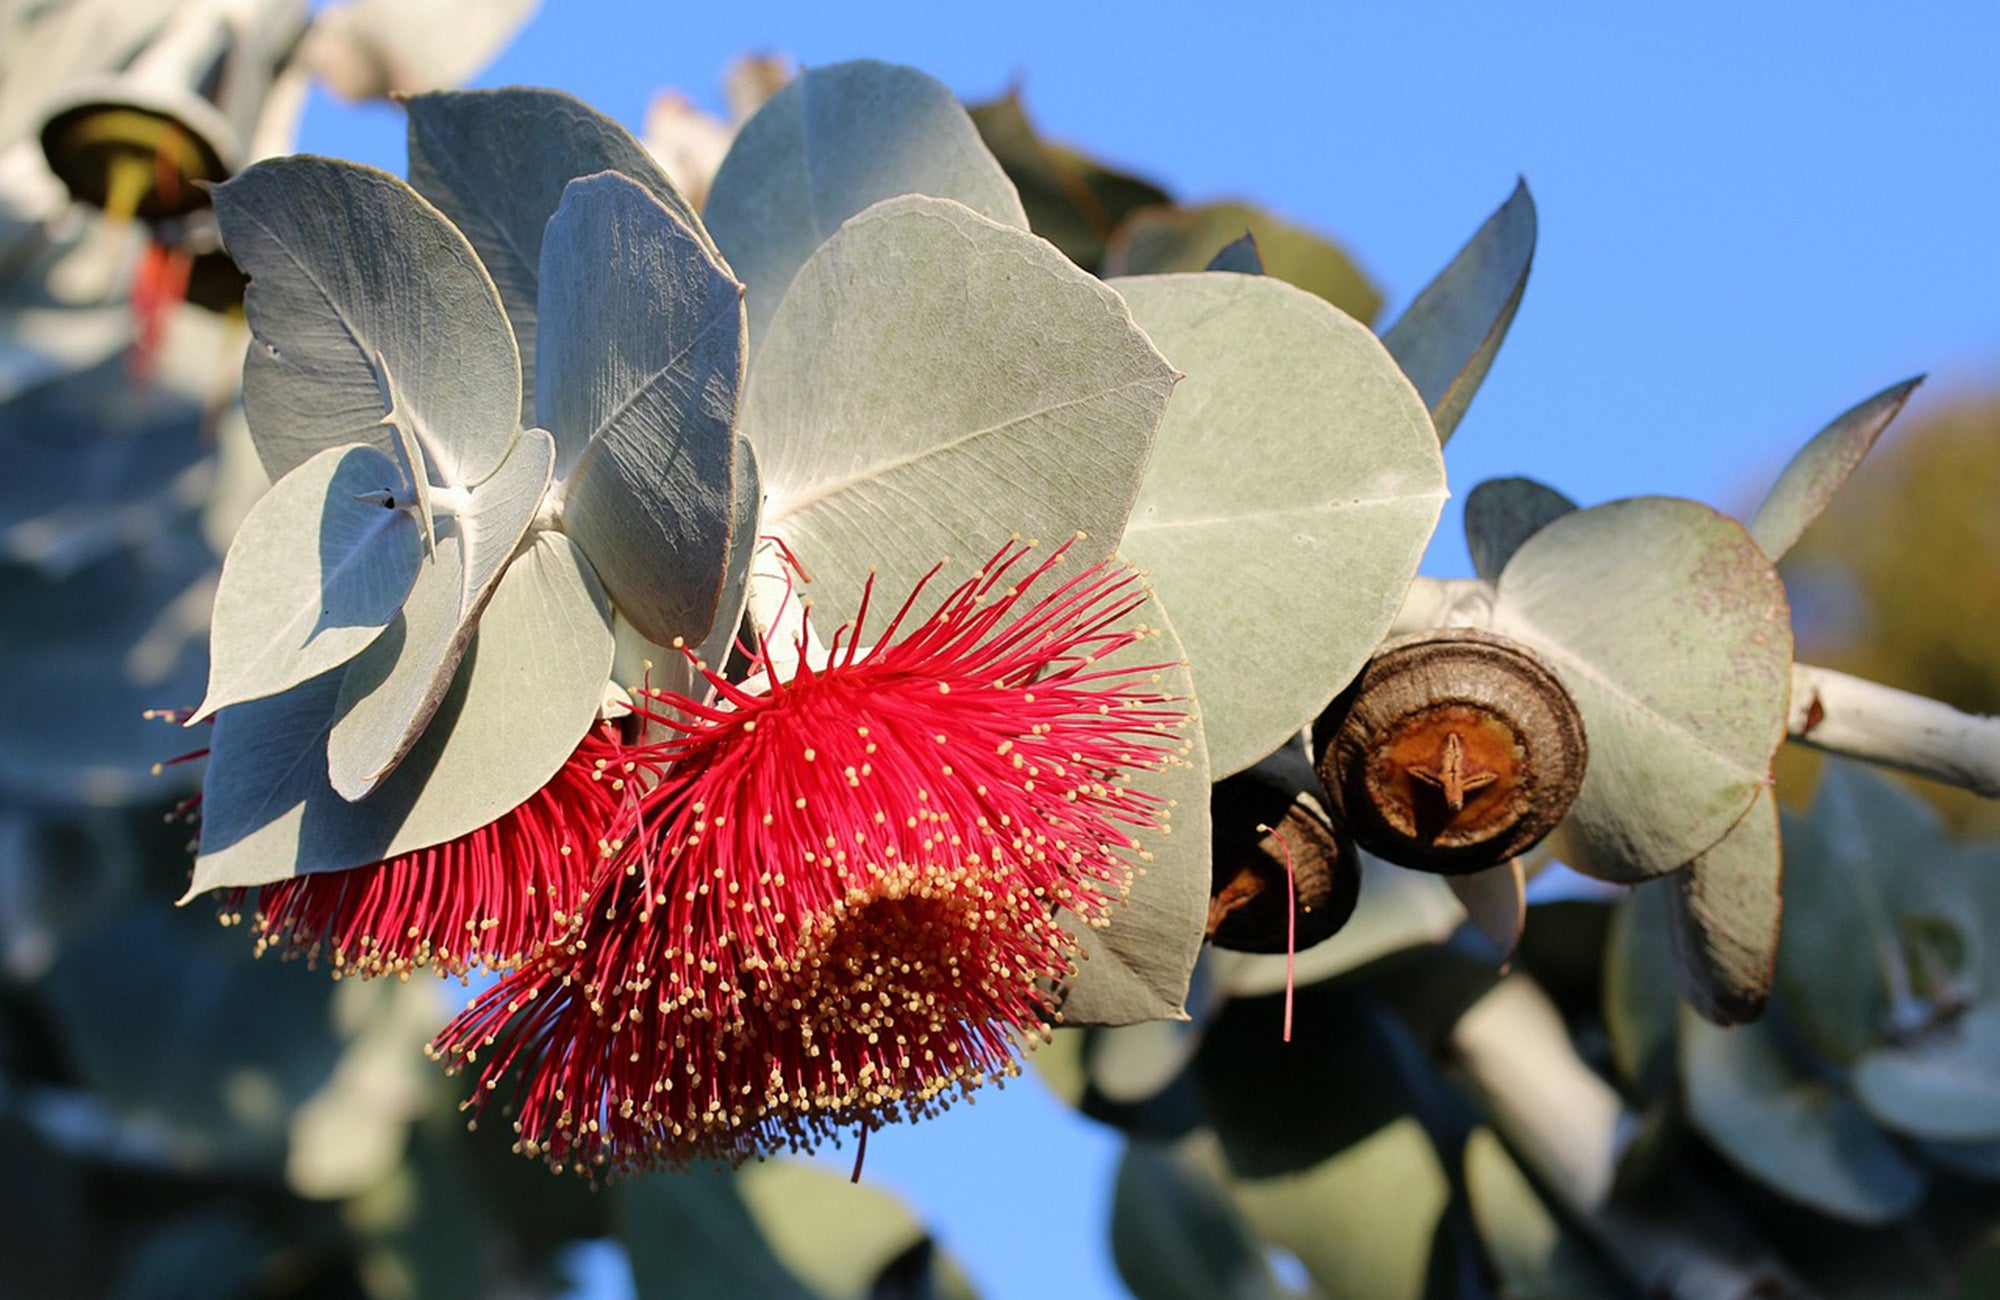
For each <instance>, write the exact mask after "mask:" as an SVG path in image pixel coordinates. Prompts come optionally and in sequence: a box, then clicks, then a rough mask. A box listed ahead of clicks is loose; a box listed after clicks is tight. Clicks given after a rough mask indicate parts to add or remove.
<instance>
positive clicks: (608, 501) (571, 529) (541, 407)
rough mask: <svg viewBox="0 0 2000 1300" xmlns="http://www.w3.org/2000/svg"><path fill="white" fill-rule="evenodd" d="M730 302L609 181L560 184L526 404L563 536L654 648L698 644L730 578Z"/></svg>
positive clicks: (737, 373)
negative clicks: (550, 468)
mask: <svg viewBox="0 0 2000 1300" xmlns="http://www.w3.org/2000/svg"><path fill="white" fill-rule="evenodd" d="M742 294H743V290H742V286H741V285H739V284H737V283H736V281H735V280H734V279H733V278H732V277H731V276H730V274H729V271H728V268H727V267H724V266H723V265H722V264H721V263H720V262H719V261H718V260H717V259H716V257H715V256H714V255H713V254H711V253H710V252H709V251H708V250H707V249H705V248H704V247H703V246H702V243H701V241H700V240H698V239H697V238H696V237H695V235H694V232H693V230H692V229H691V228H690V227H689V226H688V225H687V223H685V222H684V221H682V220H680V219H679V218H678V217H676V216H675V215H674V213H673V212H672V211H670V210H669V209H668V208H666V207H665V206H663V205H662V204H661V203H660V202H659V201H658V200H657V199H655V198H654V197H653V196H652V195H650V194H648V193H647V192H646V190H645V189H643V188H642V187H641V186H640V185H639V184H638V183H637V182H635V181H632V180H630V179H628V178H627V177H624V176H621V175H619V174H618V173H616V172H602V173H600V174H598V175H596V176H590V177H586V178H584V179H581V180H575V181H571V182H570V184H569V188H568V189H567V190H565V191H564V193H563V201H562V205H561V206H560V207H558V208H557V209H556V213H555V216H553V217H551V218H550V219H549V226H548V231H547V233H546V234H545V235H544V236H543V239H542V273H541V297H540V300H539V314H540V319H541V323H542V326H543V328H542V330H541V332H540V334H539V335H538V340H539V341H538V343H537V345H536V350H537V357H536V374H537V375H538V376H539V377H540V379H539V383H538V386H537V388H536V390H535V405H536V416H537V419H538V421H539V422H540V423H541V425H542V426H543V427H545V428H547V429H548V430H550V432H552V433H553V434H554V435H555V440H556V462H555V474H556V477H557V478H558V479H560V480H562V482H563V486H562V514H563V529H564V531H565V532H567V533H568V534H569V535H570V536H571V537H573V538H575V539H576V543H577V545H579V546H581V547H582V548H583V553H584V554H585V555H587V556H589V557H590V562H591V564H592V566H593V567H595V568H596V570H597V574H598V577H599V578H601V579H602V580H603V582H604V589H605V591H607V592H608V593H610V596H611V600H612V603H613V604H615V605H617V606H618V609H619V611H620V612H621V613H622V614H624V615H625V617H626V618H628V619H630V620H631V622H632V626H633V627H635V628H636V629H638V631H639V632H640V634H641V635H643V636H645V637H646V638H647V639H648V640H651V641H656V642H659V643H661V644H666V643H669V642H671V641H673V639H674V638H675V637H684V638H686V639H687V640H689V641H698V640H700V639H701V638H702V637H703V636H704V635H706V634H707V632H708V630H709V627H710V626H711V625H712V624H713V623H714V621H715V612H716V601H717V597H718V595H719V593H720V591H721V587H722V583H723V579H724V577H725V576H726V571H727V566H728V561H729V547H730V514H731V502H732V498H731V492H732V489H731V477H732V459H733V448H732V446H731V444H732V441H733V434H732V430H733V428H734V426H735V423H736V399H737V394H738V393H739V391H740V390H741V388H742V382H743V341H744V340H743V302H742Z"/></svg>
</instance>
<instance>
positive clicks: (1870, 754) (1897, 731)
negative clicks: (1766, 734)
mask: <svg viewBox="0 0 2000 1300" xmlns="http://www.w3.org/2000/svg"><path fill="white" fill-rule="evenodd" d="M1785 727H1786V730H1787V731H1789V732H1790V733H1791V737H1792V739H1793V740H1796V741H1798V742H1799V743H1801V744H1804V745H1810V746H1812V747H1813V748H1814V749H1823V750H1825V751H1826V752H1828V753H1830V754H1844V755H1846V756H1848V757H1849V758H1860V759H1866V760H1867V761H1868V762H1870V763H1880V764H1882V765H1883V766H1885V767H1896V768H1901V769H1902V770H1904V771H1906V772H1915V773H1917V774H1918V775H1919V776H1928V777H1931V778H1933V779H1934V780H1938V781H1945V782H1949V783H1950V784H1952V785H1956V786H1962V787H1964V788H1965V789H1967V790H1971V791H1973V792H1974V793H1976V794H1980V795H1984V796H1985V797H1986V798H1988V799H1994V798H2000V717H1988V716H1985V715H1982V714H1977V713H1961V712H1959V711H1958V710H1957V709H1954V708H1952V707H1951V706H1950V705H1949V704H1943V703H1940V702H1939V701H1937V700H1932V699H1926V698H1925V697H1923V696H1921V695H1912V694H1910V693H1909V692H1908V691H1899V690H1897V689H1896V688H1895V687H1893V686H1883V685H1880V684H1879V683H1876V682H1871V681H1864V680H1863V679H1861V678H1859V677H1850V676H1848V675H1847V674H1846V673H1837V672H1835V671H1833V670H1832V669H1831V668H1815V667H1813V666H1812V665H1811V664H1793V665H1792V708H1791V713H1790V715H1789V716H1788V717H1787V718H1786V719H1785Z"/></svg>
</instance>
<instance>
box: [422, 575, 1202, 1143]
mask: <svg viewBox="0 0 2000 1300" xmlns="http://www.w3.org/2000/svg"><path fill="white" fill-rule="evenodd" d="M1026 554H1027V548H1026V547H1018V548H1014V547H1010V548H1007V549H1003V550H1002V552H1001V553H1000V554H998V555H996V556H995V557H994V559H993V561H992V562H991V564H989V566H988V567H987V568H986V569H985V570H983V571H982V572H981V573H980V574H978V575H976V576H975V577H974V578H973V579H972V580H971V581H968V582H966V583H964V584H962V585H961V586H959V587H958V588H957V589H956V590H955V591H953V592H952V593H951V594H950V595H949V596H947V597H946V598H945V600H944V601H943V602H942V604H941V605H940V606H939V607H938V609H937V610H936V612H934V613H932V614H931V615H929V616H928V617H926V618H925V619H923V620H922V621H921V622H919V623H917V624H916V625H915V626H913V627H910V628H909V630H908V631H907V633H903V634H901V635H896V634H897V633H900V632H901V629H902V628H903V627H904V624H905V623H906V622H907V620H908V619H909V617H910V616H911V611H912V610H913V609H914V607H915V602H916V601H917V600H918V598H919V594H920V593H921V591H922V590H923V587H924V585H925V583H919V584H918V588H917V590H916V591H915V592H912V594H911V596H910V599H909V600H908V601H905V602H904V603H903V606H902V608H901V609H900V610H899V611H898V612H897V614H896V615H895V617H894V618H893V619H892V620H891V621H890V624H889V627H890V629H891V634H890V635H885V636H884V637H883V638H882V639H881V640H878V641H877V642H876V643H875V645H874V646H873V647H872V648H870V649H868V650H866V651H865V652H864V651H862V650H861V649H859V646H860V644H861V643H862V641H863V639H864V636H865V633H864V623H863V619H862V617H859V616H857V618H856V619H854V620H853V621H852V623H851V624H847V625H844V626H845V627H847V628H848V629H849V630H848V631H847V633H846V635H847V636H848V641H847V645H846V647H845V650H844V651H843V653H842V654H840V655H838V656H830V657H829V658H828V659H827V661H826V662H825V663H824V664H823V665H822V666H819V667H814V666H812V665H810V664H802V665H801V666H800V668H799V671H798V672H797V674H796V675H795V676H793V677H792V678H791V679H790V680H788V681H782V682H781V681H779V680H777V674H776V673H775V672H774V671H773V670H772V665H771V663H770V658H769V655H768V652H767V651H766V650H765V649H764V648H762V647H760V651H759V657H758V659H757V660H756V661H755V662H754V663H753V664H752V666H751V668H752V675H753V676H755V675H757V674H760V673H761V674H762V675H763V677H764V679H765V680H766V681H767V682H768V683H769V689H767V690H766V691H764V692H763V693H761V694H759V693H752V692H749V691H745V690H742V689H741V688H739V687H737V686H734V685H732V684H731V683H729V682H727V681H724V680H723V679H721V678H720V677H719V676H718V675H716V674H715V673H714V672H713V671H708V670H705V671H704V676H705V677H706V679H707V682H708V684H709V685H710V686H711V687H712V688H713V689H714V691H715V694H716V703H715V704H714V705H702V704H699V703H697V702H696V701H694V700H691V699H688V698H685V697H682V696H678V695H672V694H668V693H663V692H647V693H642V697H641V698H640V699H639V700H637V701H635V708H636V709H637V710H638V711H639V713H640V714H641V716H642V717H643V718H644V719H646V720H647V721H648V722H651V723H654V724H657V725H658V726H659V727H660V728H661V729H662V734H664V735H666V736H667V737H668V739H666V740H664V741H663V742H661V744H660V747H659V757H660V759H661V760H662V762H663V763H664V764H665V767H664V770H663V771H662V772H661V774H660V776H659V779H658V782H657V784H656V785H654V786H652V787H651V788H650V789H648V790H646V791H645V792H644V793H642V794H641V795H640V796H639V797H638V798H637V799H636V800H634V801H633V802H632V803H631V804H630V805H628V806H627V807H625V808H624V809H622V810H621V814H620V818H619V820H618V822H617V824H616V825H617V829H616V831H615V832H614V833H613V834H612V835H610V836H609V837H608V838H609V839H611V840H612V841H614V842H616V843H618V844H620V845H621V846H622V848H621V849H620V851H619V852H617V853H616V854H614V855H613V857H612V858H611V859H610V860H609V861H608V864H607V865H608V870H606V871H605V872H604V873H603V874H602V875H601V876H600V878H599V881H598V884H597V886H596V888H595V889H594V890H592V892H591V893H590V896H589V898H588V900H587V902H586V903H584V904H583V906H582V907H581V909H580V911H581V924H580V927H579V928H578V929H577V930H576V931H575V932H574V933H572V934H571V935H569V936H568V937H566V938H565V939H563V940H562V941H561V942H560V943H559V944H558V945H553V946H551V947H550V948H549V949H547V950H546V951H545V952H544V954H543V955H542V957H541V958H539V959H537V960H535V961H532V962H531V963H529V964H528V965H526V966H525V967H523V968H522V969H520V970H518V971H516V972H515V973H514V974H512V975H510V976H508V977H507V978H506V979H505V980H503V981H502V982H501V983H500V984H499V985H498V986H497V987H495V988H494V989H492V990H491V991H490V992H488V993H487V994H486V995H484V996H482V997H481V998H479V999H478V1000H476V1001H475V1002H474V1004H473V1005H472V1006H471V1007H470V1008H468V1009H467V1010H466V1011H465V1012H464V1013H463V1014H462V1015H460V1016H459V1017H458V1018H457V1019H456V1020H455V1021H453V1022H452V1024H451V1025H450V1026H448V1027H447V1028H446V1029H445V1031H444V1032H443V1033H442V1034H440V1035H439V1036H438V1038H437V1040H436V1041H435V1043H434V1044H433V1048H434V1050H435V1051H436V1052H437V1054H438V1055H440V1056H442V1057H444V1058H445V1059H446V1060H448V1061H449V1062H451V1063H452V1065H453V1066H454V1067H459V1066H468V1065H476V1066H477V1067H478V1069H479V1074H480V1078H481V1082H482V1085H483V1086H482V1087H481V1088H479V1089H478V1091H477V1092H476V1093H475V1097H474V1101H473V1103H472V1105H473V1108H475V1109H477V1108H478V1107H479V1106H481V1105H483V1104H484V1102H485V1099H486V1097H487V1095H488V1093H489V1092H490V1091H492V1090H495V1089H497V1087H498V1085H499V1081H500V1078H501V1077H502V1076H503V1075H507V1074H512V1075H514V1076H515V1083H514V1093H513V1100H514V1107H513V1109H514V1110H515V1113H516V1115H517V1118H516V1122H515V1126H516V1129H517V1131H518V1132H519V1133H520V1135H521V1143H520V1145H521V1147H522V1148H523V1149H524V1150H526V1151H528V1152H530V1153H533V1154H539V1155H542V1156H544V1157H545V1158H547V1159H548V1160H549V1162H550V1163H551V1164H554V1165H558V1166H560V1165H565V1164H568V1163H576V1164H580V1165H583V1166H585V1167H588V1168H591V1169H598V1168H606V1167H608V1168H611V1169H619V1168H631V1167H639V1166H644V1165H648V1164H653V1163H660V1162H666V1163H674V1162H678V1161H683V1160H687V1159H695V1158H704V1157H720V1158H723V1159H732V1160H740V1159H743V1158H746V1157H748V1156H750V1155H752V1154H755V1153H757V1152H759V1151H765V1150H774V1149H783V1148H787V1147H789V1148H793V1149H800V1148H805V1147H810V1146H812V1145H814V1144H816V1143H817V1142H819V1141H821V1140H823V1139H825V1138H827V1137H829V1136H831V1135H833V1134H835V1133H839V1132H844V1131H848V1130H850V1129H851V1128H852V1127H854V1126H857V1125H858V1126H860V1127H862V1129H863V1131H864V1133H865V1130H866V1129H867V1128H872V1127H874V1126H875V1125H876V1124H879V1123H881V1122H883V1121H884V1120H886V1119H889V1118H893V1117H896V1116H899V1115H901V1116H915V1115H921V1114H927V1113H930V1112H931V1111H934V1110H936V1109H938V1108H939V1107H941V1106H943V1105H946V1104H948V1103H949V1101H950V1100H952V1099H953V1098H954V1097H955V1096H957V1095H960V1094H963V1093H964V1092H967V1091H970V1090H971V1089H972V1088H975V1087H977V1086H979V1085H980V1084H981V1083H983V1082H985V1081H986V1080H987V1079H989V1078H992V1077H994V1076H997V1075H1003V1074H1009V1073H1013V1072H1015V1071H1016V1070H1018V1068H1019V1065H1018V1061H1017V1059H1016V1058H1017V1055H1018V1052H1019V1050H1020V1045H1021V1040H1022V1039H1023V1038H1029V1039H1037V1040H1038V1039H1040V1038H1042V1037H1045V1036H1046V1034H1047V1033H1048V1026H1049V1025H1051V1024H1053V1023H1057V1022H1059V1020H1060V1013H1059V1007H1060V994H1059V988H1060V986H1061V984H1062V983H1063V982H1064V981H1065V980H1067V979H1068V978H1069V977H1070V976H1071V974H1072V973H1073V971H1074V968H1075V963H1076V961H1077V960H1078V958H1079V955H1080V952H1081V949H1080V946H1079V941H1078V939H1077V938H1076V935H1075V934H1074V933H1073V932H1072V931H1071V930H1070V929H1068V928H1065V926H1064V924H1063V923H1062V921H1061V917H1062V916H1063V914H1065V913H1067V914H1069V915H1070V916H1072V917H1074V918H1075V919H1076V920H1077V921H1080V922H1081V923H1083V924H1089V925H1102V924H1105V923H1106V922H1107V921H1108V920H1109V919H1110V916H1111V913H1112V911H1113V908H1114V907H1115V904H1116V902H1117V900H1118V899H1119V898H1120V897H1121V895H1122V893H1123V892H1124V890H1125V889H1126V888H1127V887H1128V884H1129V880H1130V877H1131V873H1132V868H1133V863H1134V857H1133V856H1132V855H1133V854H1134V853H1135V852H1136V851H1138V850H1139V848H1140V842H1139V840H1138V839H1137V838H1135V834H1136V833H1139V832H1151V831H1155V830H1157V829H1159V827H1160V826H1161V824H1162V823H1163V821H1164V819H1165V811H1166V810H1165V809H1164V807H1163V806H1162V805H1161V802H1160V801H1159V800H1158V799H1156V798H1154V797H1153V796H1151V795H1148V794H1145V793H1142V792H1139V791H1137V790H1134V789H1133V788H1132V787H1131V786H1130V785H1129V784H1128V779H1129V776H1130V774H1131V773H1132V772H1134V771H1135V770H1146V769H1151V768H1158V767H1161V766H1164V765H1166V764H1169V763H1172V762H1175V761H1177V760H1178V755H1179V752H1180V751H1181V749H1182V748H1183V745H1184V742H1183V741H1182V739H1181V738H1180V736H1179V735H1178V732H1179V729H1180V727H1181V726H1182V725H1183V723H1184V721H1185V711H1184V709H1183V707H1182V702H1181V701H1179V700H1176V699H1172V698H1169V697H1167V696H1164V695H1161V694H1159V693H1158V692H1157V688H1156V687H1154V686H1153V685H1152V684H1151V683H1152V681H1153V675H1154V674H1155V673H1156V672H1157V671H1158V669H1159V668H1160V667H1161V665H1158V664H1144V665H1141V666H1134V667H1130V668H1123V667H1108V666H1105V665H1102V664H1099V663H1096V662H1095V661H1096V660H1098V659H1100V658H1101V657H1102V656H1103V655H1105V654H1107V653H1110V652H1112V651H1115V650H1120V649H1123V648H1125V647H1128V646H1130V645H1132V644H1133V643H1135V642H1137V641H1138V640H1140V639H1141V638H1142V637H1143V636H1144V635H1146V633H1145V631H1144V630H1143V629H1138V628H1129V627H1123V628H1121V627H1118V626H1115V623H1116V620H1118V619H1120V618H1123V617H1125V616H1126V615H1129V613H1130V612H1131V610H1132V609H1133V608H1135V607H1136V603H1137V602H1136V598H1135V592H1136V590H1137V580H1136V577H1135V576H1134V575H1131V574H1129V573H1127V572H1124V571H1122V570H1118V569H1110V568H1106V567H1104V566H1099V567H1097V568H1093V569H1090V570H1086V571H1085V572H1084V573H1082V574H1080V575H1078V576H1077V577H1075V578H1072V579H1070V580H1069V581H1067V582H1065V583H1063V584H1062V585H1061V586H1060V587H1058V588H1057V589H1056V590H1055V591H1054V592H1052V593H1050V594H1048V595H1046V596H1044V597H1041V598H1040V599H1038V600H1035V601H1033V602H1029V601H1027V600H1026V599H1025V598H1024V597H1023V596H1022V594H1021V593H1022V591H1023V589H1025V588H1027V587H1029V586H1031V585H1032V584H1033V583H1035V582H1036V581H1037V580H1039V579H1041V578H1042V577H1044V576H1045V575H1046V574H1047V573H1048V572H1049V571H1050V569H1051V568H1052V567H1053V566H1054V565H1055V564H1056V563H1057V562H1058V560H1059V559H1060V555H1061V552H1058V553H1057V555H1055V556H1052V557H1050V558H1049V559H1047V560H1045V561H1043V562H1042V563H1041V564H1040V565H1038V566H1035V567H1034V568H1033V570H1032V572H1030V573H1028V574H1026V575H1025V576H1024V577H1023V578H1022V580H1021V581H1020V582H1019V583H1018V584H1016V585H1015V586H1012V587H1005V586H1004V583H1005V580H1006V576H1007V575H1008V573H1009V571H1010V570H1011V569H1013V568H1014V567H1015V566H1016V565H1017V564H1018V563H1019V561H1020V560H1021V559H1022V557H1023V556H1025V555H1026ZM928 580H929V579H928V578H926V580H925V582H928Z"/></svg>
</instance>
